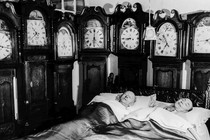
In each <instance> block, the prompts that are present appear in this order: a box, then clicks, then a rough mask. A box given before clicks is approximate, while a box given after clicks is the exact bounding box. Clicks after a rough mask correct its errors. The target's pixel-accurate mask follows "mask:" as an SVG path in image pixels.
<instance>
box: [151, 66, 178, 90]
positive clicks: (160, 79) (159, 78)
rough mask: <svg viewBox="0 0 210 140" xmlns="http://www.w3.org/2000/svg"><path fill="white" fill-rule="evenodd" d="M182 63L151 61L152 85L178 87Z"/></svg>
mask: <svg viewBox="0 0 210 140" xmlns="http://www.w3.org/2000/svg"><path fill="white" fill-rule="evenodd" d="M181 68H182V63H173V64H169V63H168V64H166V63H153V85H154V86H157V87H164V88H179V86H180V71H181Z"/></svg>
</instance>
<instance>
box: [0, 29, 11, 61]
mask: <svg viewBox="0 0 210 140" xmlns="http://www.w3.org/2000/svg"><path fill="white" fill-rule="evenodd" d="M11 55H12V41H11V38H10V33H9V32H0V60H3V59H5V58H10V57H11Z"/></svg>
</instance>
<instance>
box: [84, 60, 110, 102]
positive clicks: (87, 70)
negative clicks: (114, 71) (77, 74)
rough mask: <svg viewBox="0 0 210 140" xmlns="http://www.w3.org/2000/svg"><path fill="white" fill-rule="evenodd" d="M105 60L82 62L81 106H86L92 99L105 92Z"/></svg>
mask: <svg viewBox="0 0 210 140" xmlns="http://www.w3.org/2000/svg"><path fill="white" fill-rule="evenodd" d="M105 64H106V62H105V60H101V61H100V60H98V61H97V60H93V61H86V62H83V67H84V73H83V74H84V88H83V95H82V96H83V97H82V104H83V105H86V104H87V103H88V102H90V101H91V100H92V98H93V97H94V96H96V95H98V94H99V93H100V92H102V91H104V90H105V77H106V69H105Z"/></svg>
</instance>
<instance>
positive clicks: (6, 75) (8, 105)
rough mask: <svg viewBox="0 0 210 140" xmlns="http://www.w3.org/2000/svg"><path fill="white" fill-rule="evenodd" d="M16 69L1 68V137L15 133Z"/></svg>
mask: <svg viewBox="0 0 210 140" xmlns="http://www.w3.org/2000/svg"><path fill="white" fill-rule="evenodd" d="M14 72H15V70H14V69H4V70H0V137H5V136H11V135H12V134H14V120H15V113H14V90H13V77H14Z"/></svg>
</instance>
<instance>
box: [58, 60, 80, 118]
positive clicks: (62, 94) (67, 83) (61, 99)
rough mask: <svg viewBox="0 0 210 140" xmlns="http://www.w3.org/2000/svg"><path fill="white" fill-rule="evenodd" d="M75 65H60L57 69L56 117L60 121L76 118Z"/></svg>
mask: <svg viewBox="0 0 210 140" xmlns="http://www.w3.org/2000/svg"><path fill="white" fill-rule="evenodd" d="M72 69H73V64H72V65H71V64H69V65H67V64H66V65H58V66H56V68H55V73H54V77H55V79H54V80H55V82H54V83H55V92H54V93H55V95H54V115H55V117H56V118H57V119H61V120H60V121H67V120H70V119H72V118H74V117H75V114H76V108H75V106H74V101H73V99H72Z"/></svg>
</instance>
